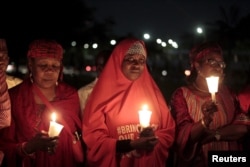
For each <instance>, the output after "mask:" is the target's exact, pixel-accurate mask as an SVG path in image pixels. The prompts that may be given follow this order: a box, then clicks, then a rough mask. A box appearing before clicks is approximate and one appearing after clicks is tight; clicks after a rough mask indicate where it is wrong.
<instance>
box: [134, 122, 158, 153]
mask: <svg viewBox="0 0 250 167" xmlns="http://www.w3.org/2000/svg"><path fill="white" fill-rule="evenodd" d="M141 130H142V131H141V133H140V136H139V138H138V139H136V140H132V141H131V143H130V145H131V146H132V148H134V149H137V150H146V151H152V150H153V149H154V147H155V145H156V144H157V143H158V138H157V137H156V136H155V134H154V130H153V128H151V127H147V128H142V129H141Z"/></svg>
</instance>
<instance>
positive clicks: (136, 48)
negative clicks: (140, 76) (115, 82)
mask: <svg viewBox="0 0 250 167" xmlns="http://www.w3.org/2000/svg"><path fill="white" fill-rule="evenodd" d="M126 54H140V55H143V56H145V57H147V55H146V51H145V48H144V47H143V45H142V44H141V43H140V42H135V43H134V44H133V45H132V46H131V47H130V48H129V49H128V51H127V52H126Z"/></svg>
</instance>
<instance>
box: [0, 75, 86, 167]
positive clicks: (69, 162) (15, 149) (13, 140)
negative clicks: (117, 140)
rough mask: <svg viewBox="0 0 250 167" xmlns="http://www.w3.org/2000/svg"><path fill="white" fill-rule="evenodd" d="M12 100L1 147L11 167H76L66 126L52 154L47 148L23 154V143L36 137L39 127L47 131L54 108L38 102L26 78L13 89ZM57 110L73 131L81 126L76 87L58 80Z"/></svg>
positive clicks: (58, 116)
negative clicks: (10, 117)
mask: <svg viewBox="0 0 250 167" xmlns="http://www.w3.org/2000/svg"><path fill="white" fill-rule="evenodd" d="M10 97H11V103H12V110H11V112H12V122H11V126H10V127H8V128H5V129H3V130H2V131H1V134H0V142H1V143H0V147H1V150H3V151H4V153H5V156H6V160H7V166H8V167H17V166H22V167H75V166H76V162H74V157H73V153H72V144H73V140H72V136H71V135H69V134H68V133H67V131H66V130H65V129H63V130H62V132H61V133H60V135H59V142H58V146H57V148H56V153H55V154H53V155H50V154H48V153H47V152H44V151H37V152H35V154H34V156H24V155H23V154H21V152H20V146H21V144H22V143H23V142H26V141H28V140H30V139H31V138H33V137H34V135H35V134H36V133H37V131H41V130H45V131H48V128H49V122H50V120H51V111H48V109H47V108H46V107H45V106H44V105H38V104H36V102H35V100H34V94H33V92H32V83H31V82H30V80H29V79H28V80H24V81H23V82H22V83H21V84H20V85H18V86H16V87H14V88H12V89H10ZM51 104H52V105H53V106H54V108H55V110H56V111H55V112H56V114H57V120H56V122H58V123H60V124H63V123H62V122H61V121H60V119H61V117H63V119H64V120H65V122H67V123H68V125H69V127H70V129H71V130H72V133H74V132H75V131H76V130H80V129H81V121H80V118H79V115H80V107H79V106H80V105H79V98H78V94H77V91H76V90H75V89H74V88H72V87H70V86H68V85H66V84H64V83H61V82H60V83H59V85H58V86H57V87H56V98H55V99H54V101H51Z"/></svg>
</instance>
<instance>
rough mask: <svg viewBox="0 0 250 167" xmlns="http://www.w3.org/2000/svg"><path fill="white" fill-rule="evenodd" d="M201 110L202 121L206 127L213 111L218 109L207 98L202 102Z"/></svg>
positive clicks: (211, 119)
mask: <svg viewBox="0 0 250 167" xmlns="http://www.w3.org/2000/svg"><path fill="white" fill-rule="evenodd" d="M201 111H202V114H203V121H204V123H205V125H206V127H209V124H210V123H211V122H212V121H213V116H214V112H217V111H218V107H217V105H216V104H215V103H214V102H213V101H211V100H209V101H206V102H205V103H204V104H202V106H201Z"/></svg>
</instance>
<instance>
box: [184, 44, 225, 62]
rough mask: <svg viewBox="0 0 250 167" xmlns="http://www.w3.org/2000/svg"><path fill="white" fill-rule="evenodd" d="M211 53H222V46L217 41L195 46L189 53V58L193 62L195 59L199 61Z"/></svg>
mask: <svg viewBox="0 0 250 167" xmlns="http://www.w3.org/2000/svg"><path fill="white" fill-rule="evenodd" d="M210 53H219V54H221V55H222V49H221V47H220V46H219V45H218V44H216V43H204V44H201V45H198V46H195V47H194V48H193V49H192V50H191V51H190V53H189V59H190V62H191V64H193V63H194V62H195V61H199V60H201V59H202V58H204V57H205V56H206V55H208V54H210Z"/></svg>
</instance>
